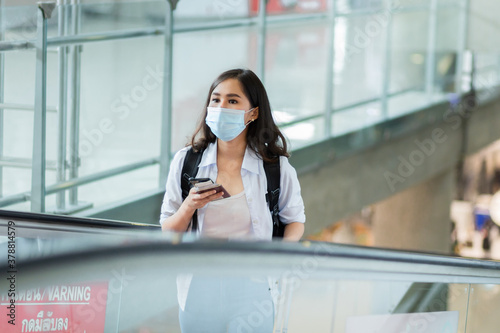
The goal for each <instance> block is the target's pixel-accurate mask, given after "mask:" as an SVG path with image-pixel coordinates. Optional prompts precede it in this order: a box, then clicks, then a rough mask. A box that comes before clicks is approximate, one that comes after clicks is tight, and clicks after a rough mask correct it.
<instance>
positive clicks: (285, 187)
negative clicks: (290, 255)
mask: <svg viewBox="0 0 500 333" xmlns="http://www.w3.org/2000/svg"><path fill="white" fill-rule="evenodd" d="M188 149H190V147H185V148H183V149H181V150H180V151H178V152H177V153H176V154H175V156H174V159H173V160H172V163H171V164H170V172H169V174H168V179H167V185H166V192H165V196H164V198H163V204H162V206H161V216H160V223H162V222H163V221H164V220H165V219H166V218H168V217H170V216H172V215H173V214H175V212H177V210H178V209H179V207H180V206H181V204H182V190H181V172H182V165H183V163H184V158H185V157H186V152H187V151H188ZM280 167H281V172H280V174H281V177H280V196H279V200H278V206H279V210H280V212H279V217H280V221H281V222H283V223H285V224H288V223H291V222H301V223H304V222H305V214H304V202H303V201H302V196H301V195H300V184H299V180H298V179H297V173H296V171H295V169H294V168H293V167H292V166H291V165H290V163H289V162H288V158H286V157H284V156H281V157H280ZM217 173H218V170H217V143H211V144H209V145H208V147H207V149H206V150H205V152H204V153H203V157H202V159H201V162H200V165H199V169H198V173H197V175H196V177H197V178H210V179H212V180H214V181H215V180H216V179H217ZM241 179H242V181H243V188H244V192H245V194H246V199H247V204H248V209H249V211H250V218H251V221H252V227H253V230H254V236H255V239H258V240H271V239H272V234H273V223H272V217H271V212H270V211H269V206H268V204H267V201H266V193H267V179H266V173H265V171H264V163H263V161H262V159H261V158H259V157H258V156H257V154H255V152H254V151H253V150H252V149H250V148H249V147H247V148H246V150H245V156H244V157H243V164H242V166H241ZM222 185H224V184H222ZM206 209H207V206H205V207H203V208H200V209H198V230H197V232H198V233H199V231H200V230H202V229H203V222H204V218H205V212H206Z"/></svg>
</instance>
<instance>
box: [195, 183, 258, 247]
mask: <svg viewBox="0 0 500 333" xmlns="http://www.w3.org/2000/svg"><path fill="white" fill-rule="evenodd" d="M201 234H202V235H203V236H206V237H212V238H227V239H252V238H253V228H252V221H251V217H250V211H249V210H248V205H247V198H246V195H245V192H244V191H242V192H240V193H238V194H236V195H233V196H230V197H229V198H225V199H219V200H214V201H212V202H209V203H208V204H207V209H206V211H205V219H204V221H203V229H201Z"/></svg>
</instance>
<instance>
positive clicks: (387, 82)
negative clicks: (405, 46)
mask: <svg viewBox="0 0 500 333" xmlns="http://www.w3.org/2000/svg"><path fill="white" fill-rule="evenodd" d="M386 5H387V7H388V10H389V18H388V19H389V22H387V27H386V30H385V56H384V64H383V67H382V68H383V70H384V73H383V75H382V95H381V97H380V107H381V109H382V110H381V111H382V114H383V115H384V119H388V118H389V100H388V99H389V97H390V89H391V67H392V63H391V61H392V22H393V19H392V16H393V15H394V10H393V8H392V1H391V0H387V1H386Z"/></svg>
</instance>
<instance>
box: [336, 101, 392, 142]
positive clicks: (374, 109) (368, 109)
mask: <svg viewBox="0 0 500 333" xmlns="http://www.w3.org/2000/svg"><path fill="white" fill-rule="evenodd" d="M382 121H384V114H383V112H382V108H381V104H380V102H373V103H367V104H364V105H360V106H357V107H353V108H349V109H346V110H342V111H337V112H335V113H334V114H333V116H332V134H333V135H334V136H340V135H342V134H346V133H349V132H354V131H356V130H359V129H362V128H364V127H367V126H370V125H374V124H377V123H379V122H382Z"/></svg>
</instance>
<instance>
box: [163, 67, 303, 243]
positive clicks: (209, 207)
mask: <svg viewBox="0 0 500 333" xmlns="http://www.w3.org/2000/svg"><path fill="white" fill-rule="evenodd" d="M191 146H192V147H193V148H194V149H195V150H200V149H201V150H204V153H203V158H202V160H201V163H200V165H199V170H198V174H197V178H210V179H212V180H213V181H214V182H216V183H218V184H222V185H223V186H224V188H225V189H226V190H227V191H228V192H229V194H230V195H231V197H230V198H227V199H223V200H220V201H217V202H214V201H215V200H218V199H221V197H222V193H221V192H219V193H215V190H213V191H209V192H205V193H202V194H198V193H196V189H195V188H194V187H193V188H192V189H191V191H190V192H189V195H188V197H187V198H186V200H184V201H182V193H181V186H180V182H181V170H182V165H183V162H184V158H185V156H186V152H187V150H188V149H190V147H186V148H184V149H182V150H180V151H179V152H178V153H177V154H176V155H175V157H174V159H173V161H172V164H171V167H170V173H169V176H168V180H167V186H166V193H165V197H164V200H163V205H162V213H161V218H160V223H161V225H162V229H163V230H172V231H179V232H184V231H186V230H187V229H188V227H189V224H190V221H191V218H192V216H193V214H194V212H195V211H196V210H198V230H197V231H198V232H200V233H201V235H204V236H213V237H225V238H233V237H250V238H253V239H260V240H269V239H271V238H272V217H271V214H270V212H269V208H268V206H267V202H266V192H267V181H266V177H265V172H264V169H263V160H266V161H273V160H276V159H277V158H279V159H280V166H281V179H280V191H281V193H280V198H279V201H278V206H279V209H280V213H279V216H280V220H281V222H283V223H285V224H286V227H285V232H284V237H283V239H284V240H290V241H297V240H299V239H300V238H301V237H302V235H303V233H304V222H305V215H304V204H303V201H302V197H301V195H300V185H299V182H298V180H297V174H296V172H295V169H293V167H292V166H291V165H290V164H289V162H288V159H287V157H288V156H289V155H288V152H287V150H286V147H287V146H286V141H285V138H284V136H283V134H281V132H280V130H279V129H278V127H277V126H276V124H275V123H274V120H273V117H272V114H271V107H270V105H269V99H268V97H267V93H266V90H265V88H264V86H263V84H262V82H261V81H260V80H259V78H258V77H257V76H256V75H255V74H254V73H253V72H252V71H250V70H245V69H234V70H229V71H226V72H224V73H222V74H221V75H220V76H219V77H218V78H217V79H216V80H215V81H214V82H213V84H212V86H211V87H210V91H209V93H208V98H207V101H206V105H205V108H204V113H203V118H202V121H201V122H200V124H199V125H198V127H197V129H196V131H195V134H194V135H193V137H192V139H191ZM224 207H225V208H224ZM234 207H239V208H240V209H239V210H238V211H235V210H234V209H231V208H234ZM221 212H224V213H227V216H225V218H224V219H221V216H220V215H221ZM234 221H237V222H238V224H237V225H235V223H234Z"/></svg>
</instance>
